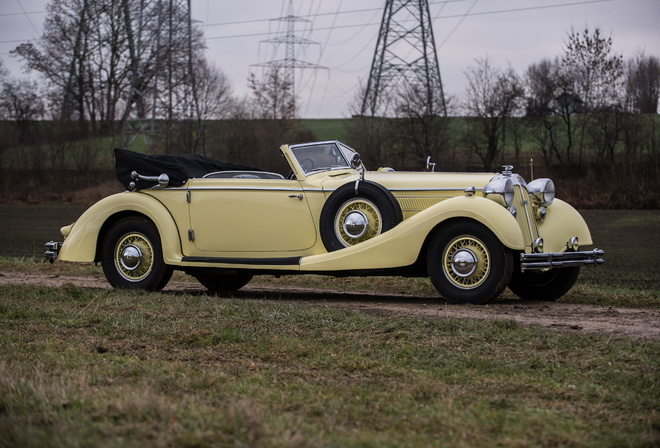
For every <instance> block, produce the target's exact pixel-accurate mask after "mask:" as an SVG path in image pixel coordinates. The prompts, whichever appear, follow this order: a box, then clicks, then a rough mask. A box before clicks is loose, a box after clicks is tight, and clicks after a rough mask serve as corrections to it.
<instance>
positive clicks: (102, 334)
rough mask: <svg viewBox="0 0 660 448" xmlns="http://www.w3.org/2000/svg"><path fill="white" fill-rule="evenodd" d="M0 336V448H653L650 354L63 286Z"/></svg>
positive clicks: (515, 334)
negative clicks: (390, 447) (245, 447)
mask: <svg viewBox="0 0 660 448" xmlns="http://www.w3.org/2000/svg"><path fill="white" fill-rule="evenodd" d="M0 328H1V329H2V331H1V332H0V360H1V361H0V446H26V447H30V446H35V447H36V446H39V447H49V446H128V447H131V446H136V447H137V446H145V445H147V446H189V447H193V446H194V447H204V446H252V447H277V446H282V447H296V446H301V447H302V446H326V447H381V446H405V447H415V446H419V447H430V446H452V447H493V446H507V447H508V446H521V447H522V446H547V447H550V446H576V447H577V446H580V447H590V446H593V447H602V446H612V447H644V446H648V447H651V446H657V445H658V443H660V421H659V420H658V416H657V406H658V403H659V402H660V392H659V391H660V387H659V386H660V384H659V378H658V371H659V368H660V365H659V364H660V358H659V357H658V356H657V355H658V353H659V349H660V344H658V343H655V342H643V341H634V340H629V339H625V338H617V337H609V336H595V335H575V334H563V333H558V332H553V331H547V330H543V329H539V328H534V327H523V326H519V325H517V324H515V323H513V322H511V321H499V322H498V321H470V320H454V319H446V318H438V319H413V318H405V317H386V316H375V315H369V314H365V313H358V312H354V311H347V310H337V309H330V308H328V307H325V306H323V304H322V303H319V304H318V305H302V304H299V303H297V304H291V303H285V302H278V301H273V300H268V301H265V300H258V299H254V300H245V299H233V298H230V297H224V298H220V297H214V296H207V295H203V294H177V293H158V294H146V293H139V292H133V293H131V292H125V291H111V290H109V291H105V290H95V289H89V288H87V289H86V288H78V287H75V286H72V285H69V286H65V287H62V288H55V289H51V288H45V287H27V286H2V287H0Z"/></svg>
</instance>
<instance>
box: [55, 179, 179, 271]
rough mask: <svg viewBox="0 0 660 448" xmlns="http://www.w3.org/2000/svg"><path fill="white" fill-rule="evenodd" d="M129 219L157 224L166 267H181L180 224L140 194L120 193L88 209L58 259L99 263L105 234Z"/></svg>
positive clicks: (162, 206) (76, 223) (148, 198)
mask: <svg viewBox="0 0 660 448" xmlns="http://www.w3.org/2000/svg"><path fill="white" fill-rule="evenodd" d="M127 216H143V217H145V218H147V219H149V220H150V221H151V222H153V223H154V225H155V226H156V228H157V229H158V234H159V235H160V239H161V245H162V247H163V259H164V261H165V263H167V264H170V265H180V264H181V257H182V250H181V237H180V233H179V229H178V228H177V225H176V222H175V221H174V219H173V218H172V215H171V214H170V212H169V211H168V210H167V208H166V207H165V206H164V205H163V204H162V203H161V202H160V201H158V200H157V199H155V198H154V197H152V196H150V195H148V194H144V193H140V192H124V193H117V194H115V195H112V196H108V197H107V198H105V199H102V200H100V201H99V202H97V203H96V204H94V205H92V206H91V207H90V208H89V209H87V211H85V212H84V213H83V214H82V215H81V216H80V218H78V220H77V221H76V222H75V223H74V225H73V227H72V228H71V231H70V233H69V235H68V236H67V237H66V239H65V240H64V243H63V244H62V248H61V249H60V252H59V255H58V258H59V259H60V260H63V261H74V262H93V261H98V260H99V256H100V253H99V251H100V247H101V244H102V242H103V238H104V236H105V232H107V230H108V229H109V228H110V227H111V226H112V225H113V224H114V223H115V222H117V221H119V220H120V219H122V218H124V217H127Z"/></svg>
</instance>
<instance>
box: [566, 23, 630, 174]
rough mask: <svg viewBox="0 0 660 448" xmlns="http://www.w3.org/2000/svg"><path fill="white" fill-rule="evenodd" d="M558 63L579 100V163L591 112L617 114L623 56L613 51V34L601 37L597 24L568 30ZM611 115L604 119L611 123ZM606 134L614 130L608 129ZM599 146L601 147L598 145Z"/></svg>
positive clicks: (622, 77)
mask: <svg viewBox="0 0 660 448" xmlns="http://www.w3.org/2000/svg"><path fill="white" fill-rule="evenodd" d="M561 62H562V66H563V70H565V71H566V72H567V73H569V74H570V77H571V78H572V80H573V81H574V87H573V90H574V92H575V94H576V95H577V96H578V97H579V98H580V100H581V103H582V114H581V117H580V120H579V125H580V129H579V146H578V149H579V163H580V164H582V162H583V158H584V150H585V146H586V136H587V134H588V133H589V132H592V131H591V130H590V126H591V125H592V120H591V117H593V116H594V113H592V112H595V113H597V114H598V115H599V120H602V118H603V117H602V116H603V114H611V113H616V110H617V109H618V108H620V107H621V104H622V97H621V92H622V87H623V85H624V73H623V57H622V56H621V55H616V54H614V52H613V47H612V37H604V36H602V34H601V31H600V28H598V27H595V28H594V30H593V31H591V30H589V28H588V27H585V28H584V29H583V30H582V31H581V32H578V31H576V30H571V32H570V33H569V34H568V38H567V41H566V42H565V43H564V55H563V57H562V60H561ZM610 118H611V117H608V120H607V122H614V120H611V119H610ZM598 125H600V123H599V124H598ZM607 134H608V135H612V134H613V133H612V132H610V131H608V132H607ZM592 135H594V134H593V132H592ZM609 144H611V142H610V143H609ZM598 149H599V150H603V149H604V148H603V147H602V146H600V147H599V148H598Z"/></svg>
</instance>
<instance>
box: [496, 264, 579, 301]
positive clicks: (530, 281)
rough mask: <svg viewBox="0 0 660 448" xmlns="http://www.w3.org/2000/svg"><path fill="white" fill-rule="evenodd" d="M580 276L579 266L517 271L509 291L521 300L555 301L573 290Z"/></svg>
mask: <svg viewBox="0 0 660 448" xmlns="http://www.w3.org/2000/svg"><path fill="white" fill-rule="evenodd" d="M579 274H580V267H579V266H573V267H570V268H561V269H550V270H547V271H529V272H518V271H516V272H514V274H513V275H512V276H511V281H510V282H509V289H510V290H511V292H513V293H514V294H515V295H517V296H518V297H520V298H521V299H525V300H544V301H554V300H557V299H558V298H560V297H561V296H563V295H564V294H566V293H567V292H568V291H570V290H571V288H572V287H573V285H574V284H575V282H576V280H577V278H578V275H579Z"/></svg>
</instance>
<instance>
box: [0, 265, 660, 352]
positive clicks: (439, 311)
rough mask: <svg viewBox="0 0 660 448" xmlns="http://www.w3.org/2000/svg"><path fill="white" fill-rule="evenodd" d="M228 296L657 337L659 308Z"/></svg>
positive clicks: (17, 275) (30, 277) (41, 277)
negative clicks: (508, 321)
mask: <svg viewBox="0 0 660 448" xmlns="http://www.w3.org/2000/svg"><path fill="white" fill-rule="evenodd" d="M4 284H23V285H37V284H38V285H51V286H62V285H64V284H73V285H75V286H81V287H86V288H100V289H108V288H110V286H109V285H108V283H107V282H106V280H105V279H104V278H96V277H86V276H70V275H51V274H43V273H29V272H9V271H0V285H4ZM163 292H164V293H171V294H178V293H183V292H189V293H203V292H204V289H203V287H202V286H200V285H199V284H197V283H194V282H181V281H179V282H177V281H172V282H170V283H169V284H168V286H167V287H166V288H165V290H164V291H163ZM231 297H237V298H258V299H260V300H277V301H291V302H297V303H301V304H309V305H324V306H329V307H336V308H348V309H354V310H357V311H361V312H366V313H375V314H379V315H402V316H415V317H428V318H458V319H502V320H512V321H515V322H517V323H519V324H523V325H539V326H541V327H545V328H549V329H554V330H557V331H563V332H575V333H599V334H609V335H613V336H618V335H621V336H627V337H630V338H635V339H649V340H656V341H657V340H660V310H649V309H635V308H614V307H604V306H596V305H583V304H571V303H561V302H529V301H525V302H523V301H521V300H514V299H507V298H503V299H499V300H497V301H495V302H493V303H491V304H489V305H485V306H484V305H482V306H474V305H453V304H447V303H444V302H442V301H439V300H438V298H437V297H414V296H407V295H400V294H393V295H383V294H378V295H375V294H364V293H353V292H342V291H334V290H325V289H324V290H319V289H313V288H298V287H290V286H287V287H277V286H272V285H268V286H263V285H259V284H258V283H257V284H249V285H247V286H246V287H245V288H243V289H242V290H240V291H238V292H235V293H232V294H231Z"/></svg>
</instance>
